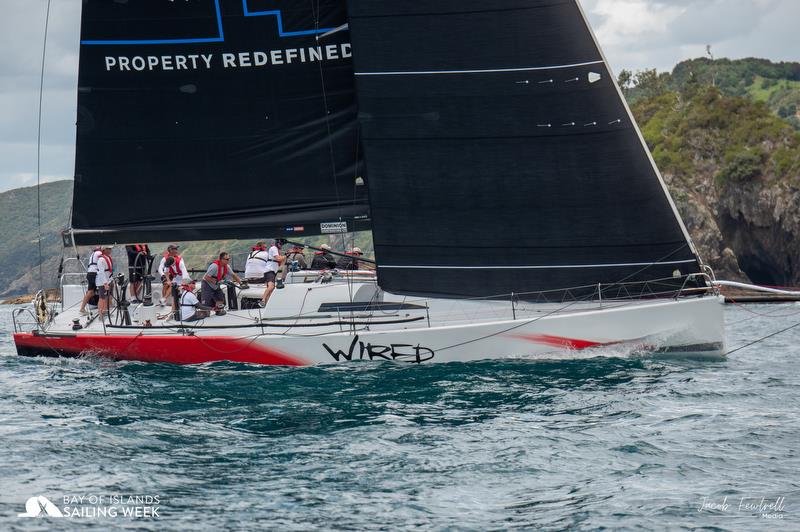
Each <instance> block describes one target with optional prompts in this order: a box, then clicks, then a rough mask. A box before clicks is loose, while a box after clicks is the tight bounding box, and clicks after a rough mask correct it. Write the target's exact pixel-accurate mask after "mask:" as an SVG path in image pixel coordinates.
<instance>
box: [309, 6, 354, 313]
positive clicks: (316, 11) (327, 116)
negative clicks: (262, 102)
mask: <svg viewBox="0 0 800 532" xmlns="http://www.w3.org/2000/svg"><path fill="white" fill-rule="evenodd" d="M310 4H311V14H312V15H313V17H314V30H315V35H317V37H316V38H317V39H318V40H319V36H318V35H319V17H320V13H321V11H320V7H319V0H311V1H310ZM323 62H324V61H322V60H320V61H317V65H318V66H319V81H320V89H321V90H322V103H323V106H324V107H325V128H326V129H327V135H328V152H329V153H330V160H331V171H332V172H333V187H334V192H335V194H336V209H337V212H338V219H339V222H341V221H342V203H341V198H340V197H339V179H338V175H337V170H336V154H335V151H334V148H333V131H332V129H331V113H330V108H329V106H328V92H327V91H326V90H325V72H324V70H323V68H322V63H323ZM357 169H358V161H356V171H358V170H357ZM345 239H346V233H344V232H343V233H341V241H342V249H347V241H346V240H345ZM353 245H355V235H353ZM347 288H348V292H349V296H350V301H352V300H353V283H352V280H351V279H348V281H347Z"/></svg>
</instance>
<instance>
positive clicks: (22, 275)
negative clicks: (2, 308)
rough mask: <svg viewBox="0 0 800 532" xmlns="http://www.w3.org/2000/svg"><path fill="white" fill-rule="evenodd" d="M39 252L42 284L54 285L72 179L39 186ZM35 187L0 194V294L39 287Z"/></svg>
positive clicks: (68, 206)
mask: <svg viewBox="0 0 800 532" xmlns="http://www.w3.org/2000/svg"><path fill="white" fill-rule="evenodd" d="M40 199H41V212H42V254H43V256H44V259H45V260H44V263H43V273H44V279H45V285H46V286H55V275H56V271H57V269H58V257H60V256H61V237H60V232H61V229H63V228H64V227H66V226H67V224H68V221H69V209H70V205H71V204H72V181H56V182H54V183H45V184H43V185H42V186H41V194H40ZM36 220H37V207H36V187H25V188H18V189H14V190H9V191H7V192H3V193H0V296H5V295H11V294H19V293H29V292H31V291H34V290H33V288H34V287H38V286H39V284H40V283H39V268H38V265H39V250H38V246H37V245H36V240H37V233H38V228H37V222H36Z"/></svg>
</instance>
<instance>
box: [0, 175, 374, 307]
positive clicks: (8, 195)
mask: <svg viewBox="0 0 800 532" xmlns="http://www.w3.org/2000/svg"><path fill="white" fill-rule="evenodd" d="M70 205H72V181H57V182H54V183H45V184H43V185H42V187H41V211H42V256H43V258H44V260H43V262H42V272H43V277H44V286H45V287H46V288H50V287H56V286H57V285H58V279H57V272H58V265H59V262H60V259H61V254H62V251H64V250H63V246H62V244H61V237H60V234H61V231H62V230H63V229H64V228H65V227H67V226H68V225H69V214H70ZM36 212H37V209H36V187H25V188H18V189H14V190H10V191H7V192H3V193H0V297H2V298H5V297H8V296H14V295H19V294H31V293H35V292H36V291H38V290H39V288H40V286H41V283H40V278H39V268H38V265H39V250H38V246H37V243H36V241H37V222H36V219H37V216H36ZM269 236H270V235H264V238H268V237H269ZM342 238H343V236H342V235H337V236H332V237H330V236H319V237H309V238H301V239H297V240H299V241H301V242H304V243H306V244H309V245H317V246H318V245H320V244H323V243H327V244H330V245H331V247H333V248H334V249H340V250H341V249H349V248H350V247H352V246H353V238H355V245H357V246H359V247H360V248H361V249H362V250H363V251H364V253H365V254H366V255H367V256H368V257H371V256H372V255H373V245H372V234H371V233H356V234H355V235H353V234H350V235H344V241H343V240H342ZM178 244H180V245H181V252H182V255H183V257H184V258H185V259H186V263H187V264H188V265H189V267H190V268H192V269H202V268H205V267H206V266H207V265H208V263H209V262H211V261H212V260H214V259H215V258H217V255H218V254H219V252H220V251H222V250H225V251H228V252H230V253H231V254H232V255H233V258H234V263H235V266H236V268H237V269H238V268H242V267H243V266H244V260H245V258H246V257H245V255H246V254H247V252H248V251H249V249H250V247H251V246H252V245H253V242H251V241H238V240H223V241H213V242H178ZM165 248H166V243H151V249H152V250H153V252H155V253H161V252H162V251H164V249H165ZM79 253H80V256H81V258H85V257H86V256H87V255H88V253H89V248H81V249H80V250H79ZM74 254H75V253H74V250H72V249H71V248H70V249H67V250H66V256H67V257H74ZM114 257H115V259H116V260H117V261H119V262H118V264H127V259H126V258H125V254H124V250H123V249H122V246H120V247H118V249H116V250H115V252H114ZM73 269H74V268H73ZM73 269H69V270H68V271H72V270H73Z"/></svg>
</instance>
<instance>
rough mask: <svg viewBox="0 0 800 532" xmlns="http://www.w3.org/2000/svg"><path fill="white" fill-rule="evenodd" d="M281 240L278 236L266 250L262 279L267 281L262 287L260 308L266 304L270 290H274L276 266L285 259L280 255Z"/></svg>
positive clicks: (270, 293)
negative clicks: (264, 271)
mask: <svg viewBox="0 0 800 532" xmlns="http://www.w3.org/2000/svg"><path fill="white" fill-rule="evenodd" d="M283 242H284V240H283V239H280V238H279V239H277V240H275V241H274V242H273V244H272V245H271V246H270V247H269V251H268V252H267V254H268V257H267V261H268V263H267V273H265V274H264V280H265V281H266V283H267V287H266V288H265V289H264V295H263V296H262V298H261V307H262V308H264V307H266V306H267V301H269V296H271V295H272V292H273V291H275V276H276V275H277V274H278V267H279V266H280V265H281V264H283V262H284V261H285V260H286V257H284V256H283V255H281V246H282V245H283Z"/></svg>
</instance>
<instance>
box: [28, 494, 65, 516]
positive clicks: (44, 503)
mask: <svg viewBox="0 0 800 532" xmlns="http://www.w3.org/2000/svg"><path fill="white" fill-rule="evenodd" d="M42 514H45V515H47V516H48V517H64V514H62V513H61V510H59V509H58V506H56V505H55V504H53V503H52V502H50V500H49V499H48V498H47V497H44V496H42V495H39V496H38V497H31V498H30V499H28V502H26V503H25V513H24V514H17V517H39V516H40V515H42Z"/></svg>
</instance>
